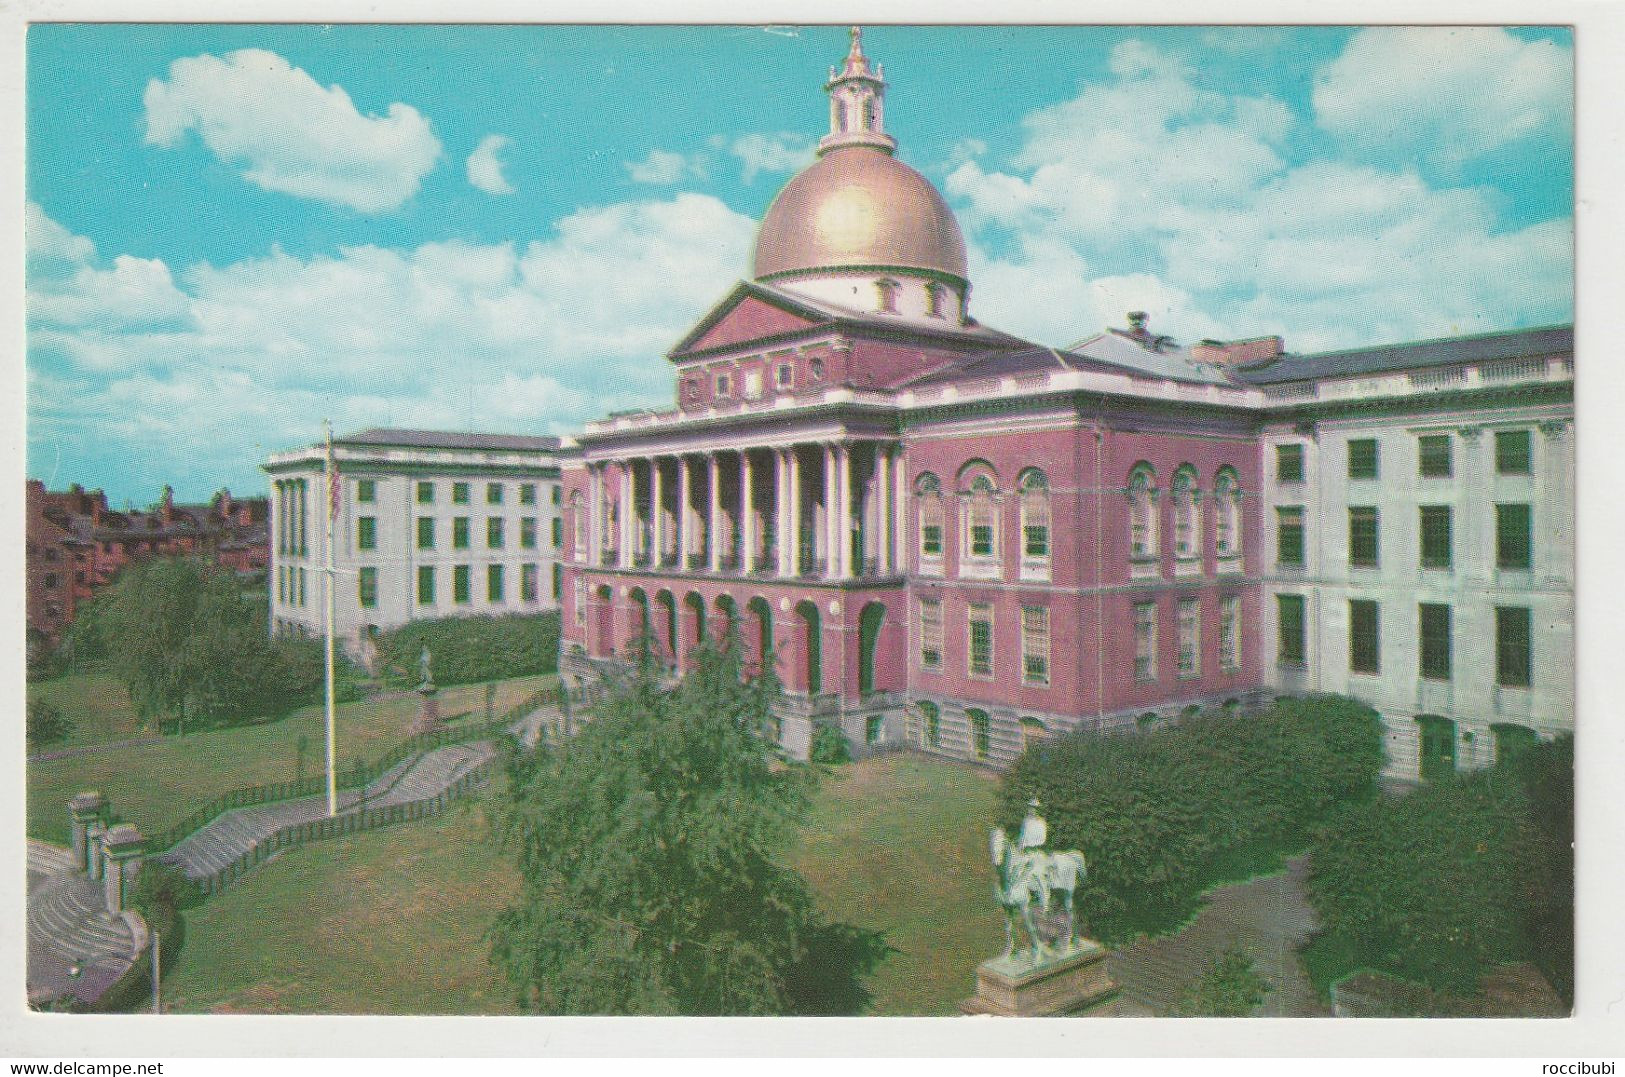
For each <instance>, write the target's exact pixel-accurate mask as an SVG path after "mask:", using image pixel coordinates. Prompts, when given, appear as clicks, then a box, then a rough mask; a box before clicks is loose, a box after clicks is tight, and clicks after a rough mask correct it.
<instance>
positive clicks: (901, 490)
mask: <svg viewBox="0 0 1625 1077" xmlns="http://www.w3.org/2000/svg"><path fill="white" fill-rule="evenodd" d="M888 455H889V456H890V457H891V458H892V512H891V518H892V536H891V538H892V551H893V557H894V558H895V562H894V564H895V567H896V568H897V569H898V570H904V569H906V568H907V567H908V476H907V474H906V470H907V469H905V468H904V467H903V447H902V446H901V445H895V446H893V447H892V450H891V452H890V453H889V454H888Z"/></svg>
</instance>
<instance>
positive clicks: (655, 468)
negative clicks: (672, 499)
mask: <svg viewBox="0 0 1625 1077" xmlns="http://www.w3.org/2000/svg"><path fill="white" fill-rule="evenodd" d="M663 485H664V483H662V481H661V468H660V457H658V456H651V457H650V458H649V545H650V546H651V547H652V549H651V550H650V551H649V554H650V557H651V562H650V563H651V564H652V565H653V566H654V567H655V568H659V567H660V566H661V565H662V564H663V563H664V562H665V559H666V508H665V503H664V502H663V501H662V500H661V494H662V490H661V487H662V486H663Z"/></svg>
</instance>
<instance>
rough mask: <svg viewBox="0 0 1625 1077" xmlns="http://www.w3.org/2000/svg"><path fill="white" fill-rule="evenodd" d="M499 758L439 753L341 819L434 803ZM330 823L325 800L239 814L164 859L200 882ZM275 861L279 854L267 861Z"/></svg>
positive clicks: (376, 787)
mask: <svg viewBox="0 0 1625 1077" xmlns="http://www.w3.org/2000/svg"><path fill="white" fill-rule="evenodd" d="M495 755H496V749H495V748H494V747H493V746H492V744H491V743H490V742H489V741H477V742H474V743H472V744H448V745H446V746H444V747H441V748H436V749H435V750H433V751H431V752H426V753H424V754H423V755H421V756H418V757H417V758H415V759H410V760H407V761H405V762H403V763H401V764H400V765H399V766H397V767H395V768H394V769H392V770H390V771H388V772H387V773H385V774H383V775H381V776H380V777H379V778H378V779H377V780H375V781H374V782H373V783H372V784H371V785H369V786H367V787H366V788H365V789H363V790H361V791H359V792H357V791H350V792H346V793H341V794H340V797H339V815H340V816H346V815H355V814H359V813H361V812H365V811H367V810H370V809H373V808H385V807H395V806H399V805H410V804H414V803H418V802H428V801H432V800H434V799H435V798H436V797H439V796H440V795H441V794H442V793H445V792H446V791H447V790H449V789H451V787H452V786H453V785H454V784H455V783H456V782H457V781H458V780H459V779H461V778H463V777H464V776H465V775H467V774H468V773H469V772H470V771H472V770H473V769H474V768H476V767H478V766H480V765H481V764H483V763H485V762H486V761H488V760H490V759H492V758H493V757H494V756H495ZM326 817H327V798H326V797H325V796H314V797H302V798H300V799H298V800H284V801H278V802H276V803H273V804H261V805H256V806H254V807H251V808H238V809H235V810H233V811H229V812H225V813H223V814H221V815H219V816H216V817H215V818H214V819H213V820H211V821H210V822H209V823H208V824H206V825H205V826H203V827H201V828H199V829H198V830H195V831H193V832H192V833H191V834H189V835H188V836H187V837H185V838H183V839H182V840H181V841H180V842H178V843H177V844H176V845H175V846H174V847H173V848H171V849H170V850H169V851H167V852H165V853H163V854H162V855H161V856H159V857H158V859H159V860H161V861H163V862H164V863H168V864H174V865H176V866H177V867H179V868H180V869H181V870H182V871H184V872H185V873H186V876H187V878H189V879H192V880H194V881H200V880H204V879H208V878H210V877H213V876H217V875H218V874H219V873H221V872H224V871H225V870H226V869H228V868H230V867H231V866H232V865H234V864H239V863H240V862H241V861H243V859H244V858H245V857H250V856H251V854H254V853H255V852H256V850H265V848H266V847H267V846H268V845H269V843H271V842H272V841H273V840H274V839H275V837H276V835H277V834H278V833H279V832H281V831H283V830H286V829H287V828H289V827H295V826H299V825H300V824H303V823H315V822H318V821H320V820H322V819H325V818H326ZM269 855H274V853H269V854H268V855H267V858H269Z"/></svg>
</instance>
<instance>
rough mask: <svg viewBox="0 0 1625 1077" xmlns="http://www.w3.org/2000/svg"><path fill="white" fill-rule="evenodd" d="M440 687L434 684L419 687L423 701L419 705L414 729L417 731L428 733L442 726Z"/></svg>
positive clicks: (419, 693)
mask: <svg viewBox="0 0 1625 1077" xmlns="http://www.w3.org/2000/svg"><path fill="white" fill-rule="evenodd" d="M439 691H440V689H438V688H436V687H435V686H434V685H432V684H430V685H425V686H423V687H422V688H419V689H418V695H419V696H421V697H422V699H423V702H422V703H421V704H419V706H418V720H417V722H416V723H414V724H413V726H412V729H413V731H414V732H417V733H428V732H431V731H433V730H435V729H438V728H439V727H440V700H439V698H437V694H438V693H439Z"/></svg>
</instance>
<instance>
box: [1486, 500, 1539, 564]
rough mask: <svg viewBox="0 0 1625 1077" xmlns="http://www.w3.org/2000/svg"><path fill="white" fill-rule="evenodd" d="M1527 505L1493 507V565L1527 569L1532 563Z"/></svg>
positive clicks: (1532, 554)
mask: <svg viewBox="0 0 1625 1077" xmlns="http://www.w3.org/2000/svg"><path fill="white" fill-rule="evenodd" d="M1530 523H1531V521H1530V510H1529V506H1528V505H1497V506H1495V565H1496V567H1497V568H1529V567H1530V566H1531V565H1532V564H1533V562H1534V550H1533V546H1532V542H1531V526H1530Z"/></svg>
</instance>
